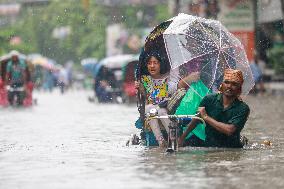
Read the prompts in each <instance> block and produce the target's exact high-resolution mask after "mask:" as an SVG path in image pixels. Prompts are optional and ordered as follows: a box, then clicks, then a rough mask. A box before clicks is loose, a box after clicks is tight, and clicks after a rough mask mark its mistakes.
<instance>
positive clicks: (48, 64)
mask: <svg viewBox="0 0 284 189" xmlns="http://www.w3.org/2000/svg"><path fill="white" fill-rule="evenodd" d="M31 62H32V64H33V65H35V66H36V65H39V66H41V67H42V68H44V69H47V70H52V71H54V70H57V68H56V67H55V63H54V61H53V60H51V59H48V58H46V57H42V56H39V57H36V58H34V59H32V60H31Z"/></svg>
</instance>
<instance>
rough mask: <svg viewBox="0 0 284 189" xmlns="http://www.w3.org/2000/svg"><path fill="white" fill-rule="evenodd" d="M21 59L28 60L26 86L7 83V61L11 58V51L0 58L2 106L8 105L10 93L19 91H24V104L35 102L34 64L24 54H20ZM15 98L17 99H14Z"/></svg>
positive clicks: (0, 99)
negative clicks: (32, 74) (32, 79)
mask: <svg viewBox="0 0 284 189" xmlns="http://www.w3.org/2000/svg"><path fill="white" fill-rule="evenodd" d="M18 56H19V59H22V60H24V61H25V62H26V64H27V67H26V70H25V71H26V74H27V78H26V86H24V87H11V86H7V84H6V67H7V63H8V62H9V61H10V60H11V53H10V54H7V55H4V56H2V57H1V58H0V62H1V68H0V72H1V78H0V106H8V105H9V102H8V93H18V92H24V99H23V104H22V105H23V106H24V107H28V106H31V105H32V104H33V97H32V92H33V82H32V81H31V73H32V72H33V66H32V64H31V63H30V62H29V61H28V60H27V59H26V56H25V55H23V54H19V55H18ZM18 98H19V97H18ZM14 100H15V99H14Z"/></svg>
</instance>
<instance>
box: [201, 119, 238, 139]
mask: <svg viewBox="0 0 284 189" xmlns="http://www.w3.org/2000/svg"><path fill="white" fill-rule="evenodd" d="M203 119H204V121H205V122H206V123H207V124H208V125H211V126H212V127H213V128H214V129H216V130H217V131H219V132H220V133H223V134H225V135H227V136H231V135H232V134H234V132H235V131H236V127H235V125H233V124H226V123H222V122H219V121H216V120H215V119H213V118H212V117H210V116H208V115H207V116H205V117H203Z"/></svg>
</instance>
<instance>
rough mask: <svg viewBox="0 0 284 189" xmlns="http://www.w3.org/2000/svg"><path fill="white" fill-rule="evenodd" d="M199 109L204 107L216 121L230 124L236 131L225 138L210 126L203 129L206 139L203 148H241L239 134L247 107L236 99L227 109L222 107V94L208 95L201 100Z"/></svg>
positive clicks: (246, 116)
mask: <svg viewBox="0 0 284 189" xmlns="http://www.w3.org/2000/svg"><path fill="white" fill-rule="evenodd" d="M199 106H200V107H202V106H203V107H205V110H206V112H207V114H208V115H209V116H210V117H212V118H213V119H215V120H216V121H219V122H222V123H226V124H232V125H234V126H235V127H236V131H235V133H234V134H232V135H231V136H227V135H225V134H223V133H220V132H219V131H217V130H216V129H214V128H213V127H212V126H211V125H207V126H206V128H205V133H206V139H205V146H208V147H209V146H211V147H229V148H239V147H242V144H241V143H240V132H241V130H242V129H243V128H244V125H245V123H246V121H247V119H248V116H249V112H250V109H249V106H248V105H247V104H246V103H244V102H243V101H240V100H238V99H236V100H235V101H234V102H233V103H232V104H231V105H230V106H229V107H227V108H224V107H223V98H222V94H210V95H207V96H205V97H204V98H203V100H202V101H201V102H200V105H199Z"/></svg>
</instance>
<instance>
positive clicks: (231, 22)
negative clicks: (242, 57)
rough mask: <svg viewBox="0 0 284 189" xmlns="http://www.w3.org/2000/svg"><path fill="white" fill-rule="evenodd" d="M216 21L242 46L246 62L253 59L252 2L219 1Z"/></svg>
mask: <svg viewBox="0 0 284 189" xmlns="http://www.w3.org/2000/svg"><path fill="white" fill-rule="evenodd" d="M219 6H220V12H219V14H218V20H219V21H220V22H221V23H222V24H223V25H224V26H226V28H227V29H228V30H229V31H230V32H231V33H233V34H234V35H235V36H236V37H237V38H238V39H239V40H240V41H241V43H242V44H243V45H244V48H245V50H246V53H247V57H248V60H249V61H251V60H252V59H253V58H254V48H255V45H254V35H255V33H254V15H253V1H252V0H247V1H243V0H220V1H219Z"/></svg>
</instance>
